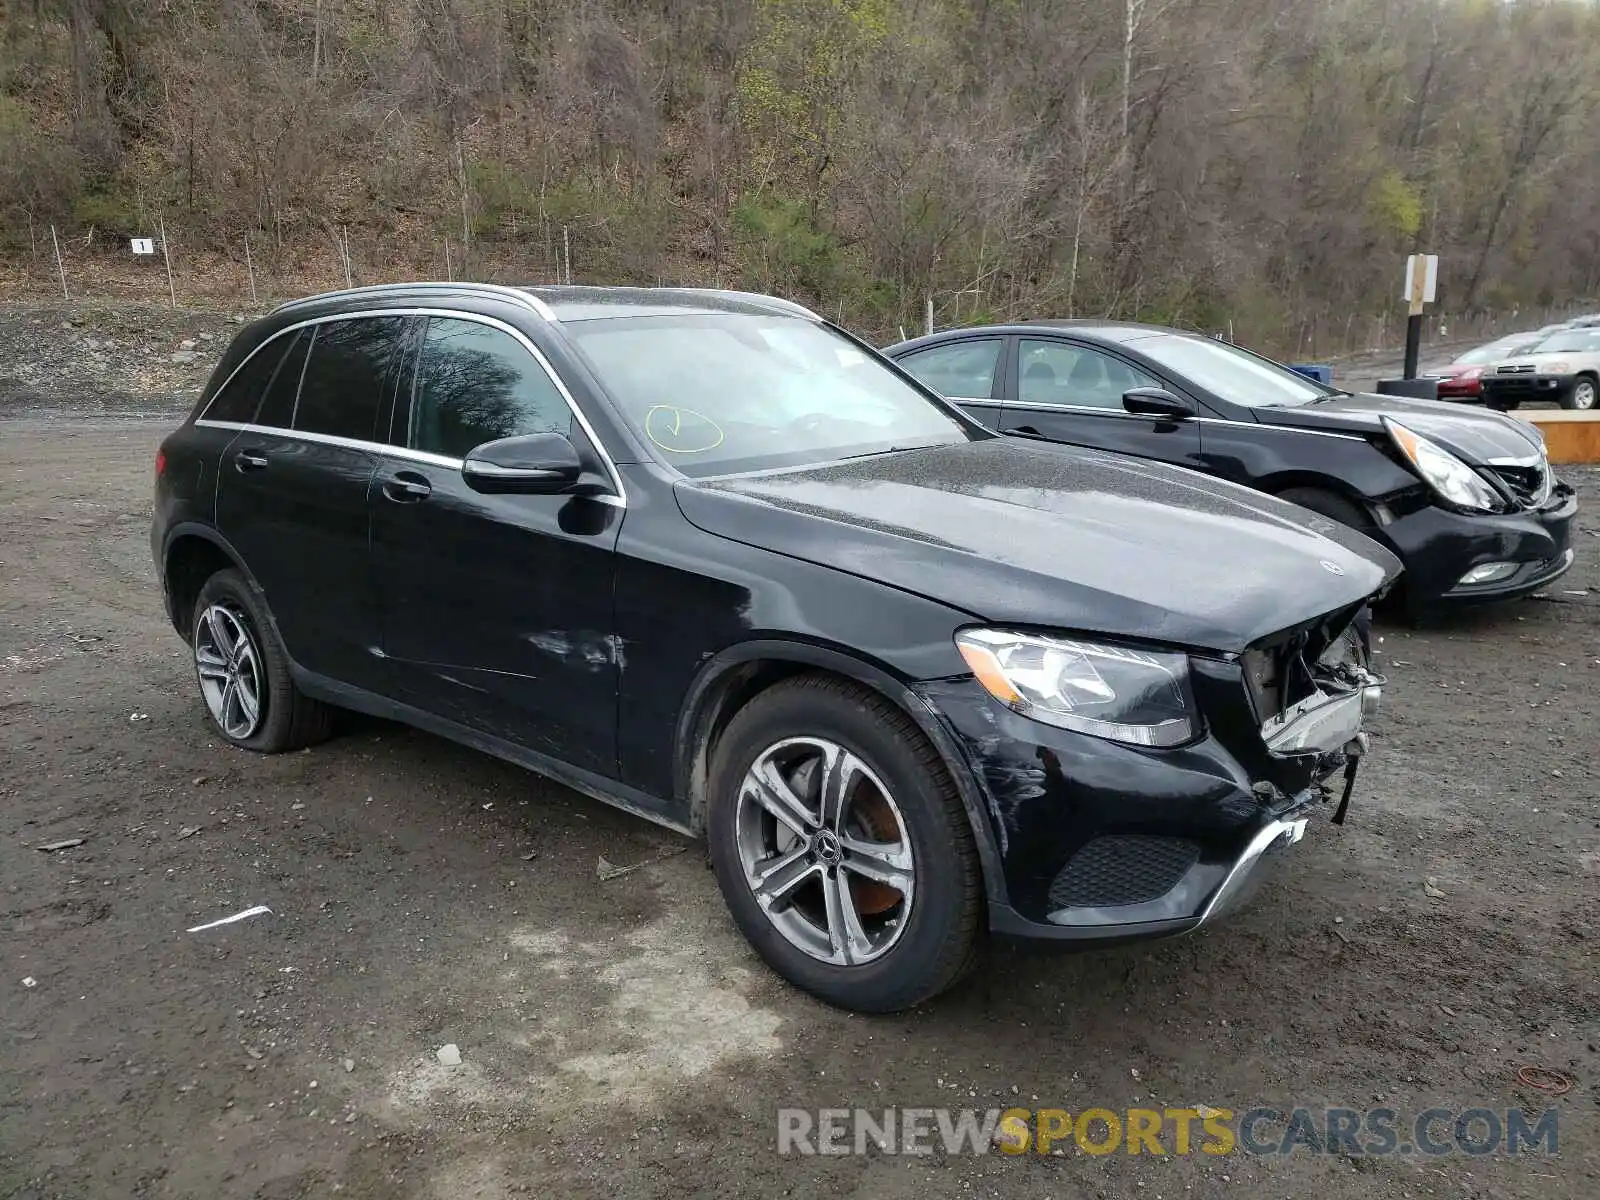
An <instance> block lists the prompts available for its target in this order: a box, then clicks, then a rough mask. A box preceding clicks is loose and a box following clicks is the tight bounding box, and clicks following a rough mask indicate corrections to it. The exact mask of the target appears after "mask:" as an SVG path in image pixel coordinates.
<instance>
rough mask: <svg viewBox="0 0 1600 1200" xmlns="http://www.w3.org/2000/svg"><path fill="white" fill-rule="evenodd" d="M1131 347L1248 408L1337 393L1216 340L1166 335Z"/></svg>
mask: <svg viewBox="0 0 1600 1200" xmlns="http://www.w3.org/2000/svg"><path fill="white" fill-rule="evenodd" d="M1130 345H1132V346H1133V347H1135V348H1136V349H1138V350H1139V352H1140V353H1142V354H1144V355H1146V356H1148V357H1149V358H1150V359H1151V360H1152V361H1154V362H1155V363H1156V365H1157V366H1161V367H1165V368H1167V370H1169V371H1170V372H1171V373H1172V374H1174V375H1177V376H1179V377H1181V378H1183V379H1187V380H1189V381H1191V382H1192V383H1194V384H1195V385H1196V386H1198V387H1202V388H1204V389H1205V390H1206V391H1208V392H1211V393H1212V394H1213V395H1216V396H1220V397H1221V398H1222V399H1224V400H1229V401H1232V402H1233V403H1234V404H1243V405H1245V406H1247V407H1249V408H1285V407H1288V408H1294V407H1298V406H1299V405H1302V404H1312V403H1314V402H1316V401H1318V400H1323V399H1326V398H1327V397H1329V396H1333V395H1337V394H1338V393H1337V392H1335V391H1334V389H1332V388H1325V387H1323V386H1322V385H1321V384H1320V383H1317V382H1315V381H1314V380H1311V379H1308V378H1306V376H1304V375H1301V374H1300V373H1299V372H1298V371H1291V370H1290V369H1289V368H1288V367H1285V366H1280V365H1279V364H1277V363H1275V362H1273V361H1272V360H1271V359H1267V358H1262V357H1260V356H1259V355H1256V354H1251V353H1250V352H1249V351H1248V350H1241V349H1240V348H1239V347H1238V346H1232V345H1229V344H1228V343H1227V342H1219V341H1217V340H1216V339H1215V338H1208V337H1200V336H1197V335H1192V334H1183V333H1162V334H1157V335H1156V336H1154V337H1148V338H1140V339H1138V340H1137V341H1135V342H1131V343H1130Z"/></svg>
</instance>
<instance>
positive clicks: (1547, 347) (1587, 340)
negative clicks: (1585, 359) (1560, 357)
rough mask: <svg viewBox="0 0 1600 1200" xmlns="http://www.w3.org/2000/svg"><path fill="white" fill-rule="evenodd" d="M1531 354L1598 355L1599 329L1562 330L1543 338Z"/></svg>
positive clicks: (1599, 346)
mask: <svg viewBox="0 0 1600 1200" xmlns="http://www.w3.org/2000/svg"><path fill="white" fill-rule="evenodd" d="M1531 353H1533V354H1563V353H1567V354H1596V353H1600V329H1564V330H1562V331H1561V332H1560V333H1557V334H1553V335H1552V336H1550V337H1547V338H1545V340H1544V341H1542V342H1540V343H1539V344H1538V345H1537V346H1535V347H1534V348H1533V350H1532V351H1531Z"/></svg>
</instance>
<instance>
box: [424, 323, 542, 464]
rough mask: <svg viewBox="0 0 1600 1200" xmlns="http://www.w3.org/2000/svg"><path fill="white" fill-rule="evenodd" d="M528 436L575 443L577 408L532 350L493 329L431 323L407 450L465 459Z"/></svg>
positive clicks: (426, 336) (460, 324)
mask: <svg viewBox="0 0 1600 1200" xmlns="http://www.w3.org/2000/svg"><path fill="white" fill-rule="evenodd" d="M530 433H561V434H566V435H568V436H570V435H571V433H572V409H571V407H570V406H569V405H568V404H567V401H566V399H565V398H564V397H563V396H562V395H561V393H560V391H558V390H557V388H556V385H555V383H554V381H553V380H551V378H550V376H549V374H547V373H546V371H545V369H544V368H543V367H542V366H541V365H540V364H539V363H538V361H536V360H535V359H534V357H533V355H531V354H529V353H528V350H527V347H525V346H523V345H522V343H521V342H519V341H517V339H516V338H514V337H512V336H511V335H510V334H509V333H506V332H505V331H504V330H500V329H496V328H494V327H493V326H491V325H483V324H480V323H479V322H477V321H463V320H457V319H455V318H451V317H432V318H429V320H428V331H427V334H426V335H425V336H424V338H423V342H422V355H421V358H420V359H419V360H418V362H417V381H416V389H415V394H414V396H413V398H412V402H411V420H410V423H409V426H408V428H407V433H406V445H407V446H409V447H411V448H412V449H413V450H426V451H429V452H430V453H433V454H443V455H447V456H448V457H451V458H464V457H466V455H467V453H468V452H469V451H470V450H472V449H474V448H475V447H477V446H481V445H483V444H484V443H485V442H492V441H496V440H497V439H499V438H505V437H517V436H519V435H523V434H530Z"/></svg>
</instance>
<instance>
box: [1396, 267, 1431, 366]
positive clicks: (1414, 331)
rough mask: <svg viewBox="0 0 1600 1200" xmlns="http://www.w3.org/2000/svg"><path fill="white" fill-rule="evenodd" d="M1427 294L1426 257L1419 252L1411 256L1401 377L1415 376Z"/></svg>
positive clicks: (1420, 350)
mask: <svg viewBox="0 0 1600 1200" xmlns="http://www.w3.org/2000/svg"><path fill="white" fill-rule="evenodd" d="M1427 294H1428V268H1427V258H1426V257H1425V256H1424V255H1421V254H1413V255H1412V256H1411V295H1410V297H1409V300H1410V311H1409V312H1408V313H1407V315H1406V361H1405V369H1404V370H1403V371H1402V372H1401V377H1402V378H1405V379H1415V378H1416V377H1417V359H1418V358H1419V357H1420V355H1421V352H1422V306H1423V303H1424V300H1423V297H1424V296H1426V295H1427Z"/></svg>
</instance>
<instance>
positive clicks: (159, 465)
mask: <svg viewBox="0 0 1600 1200" xmlns="http://www.w3.org/2000/svg"><path fill="white" fill-rule="evenodd" d="M166 470H167V452H166V451H165V450H157V451H156V478H157V479H160V478H161V476H162V475H164V474H166Z"/></svg>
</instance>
